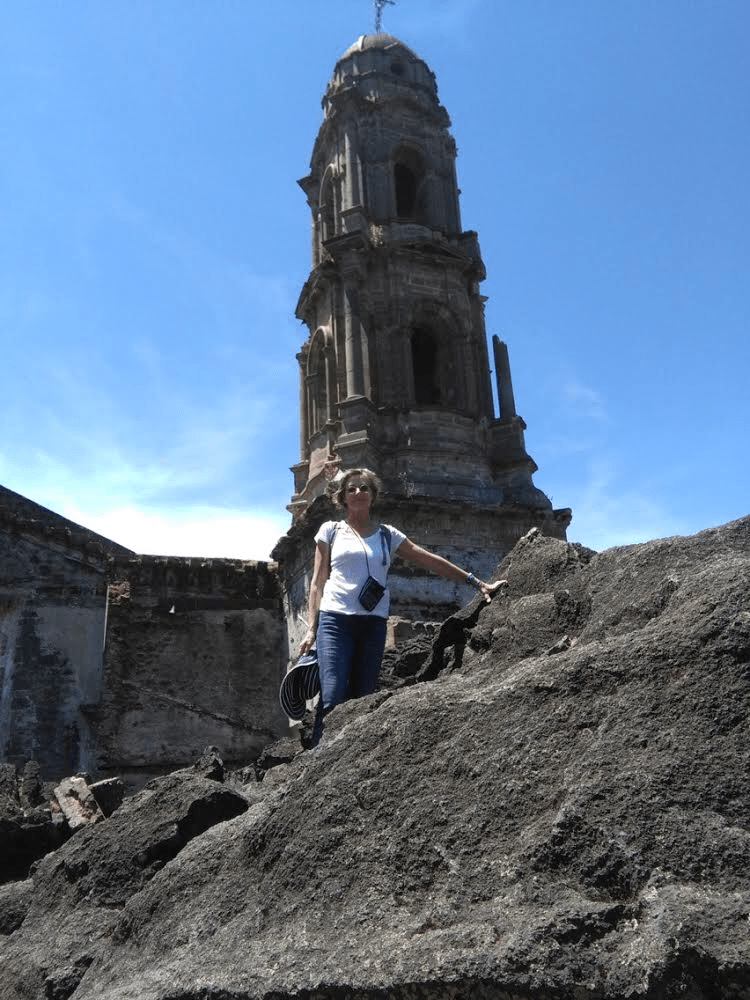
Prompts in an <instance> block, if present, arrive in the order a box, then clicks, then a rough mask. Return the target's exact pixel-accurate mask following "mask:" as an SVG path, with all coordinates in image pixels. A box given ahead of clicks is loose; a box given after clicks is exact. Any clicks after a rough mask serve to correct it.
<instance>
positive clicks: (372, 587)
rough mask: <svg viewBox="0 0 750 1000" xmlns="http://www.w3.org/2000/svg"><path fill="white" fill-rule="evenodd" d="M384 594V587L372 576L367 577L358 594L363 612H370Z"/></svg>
mask: <svg viewBox="0 0 750 1000" xmlns="http://www.w3.org/2000/svg"><path fill="white" fill-rule="evenodd" d="M384 593H385V587H384V586H383V584H382V583H378V581H377V580H376V579H375V577H374V576H368V577H367V579H366V580H365V582H364V584H363V585H362V589H361V590H360V592H359V603H360V604H361V605H362V607H363V608H364V609H365V611H372V609H373V608H374V607H375V606H376V605H377V603H378V601H379V600H380V598H381V597H382V596H383V594H384Z"/></svg>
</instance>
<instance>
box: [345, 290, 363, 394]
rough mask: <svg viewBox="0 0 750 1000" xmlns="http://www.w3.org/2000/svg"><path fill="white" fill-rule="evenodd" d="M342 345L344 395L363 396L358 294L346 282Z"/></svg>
mask: <svg viewBox="0 0 750 1000" xmlns="http://www.w3.org/2000/svg"><path fill="white" fill-rule="evenodd" d="M344 343H345V345H346V394H347V396H348V397H351V396H363V395H364V388H365V386H364V371H363V368H362V343H361V340H360V327H359V294H358V292H357V289H356V288H355V287H354V285H353V284H352V283H351V280H347V282H346V284H345V285H344Z"/></svg>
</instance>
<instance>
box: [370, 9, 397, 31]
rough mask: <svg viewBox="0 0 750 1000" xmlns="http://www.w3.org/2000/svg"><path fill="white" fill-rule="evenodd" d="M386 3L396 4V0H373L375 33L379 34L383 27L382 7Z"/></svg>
mask: <svg viewBox="0 0 750 1000" xmlns="http://www.w3.org/2000/svg"><path fill="white" fill-rule="evenodd" d="M386 4H388V5H389V6H390V7H395V6H396V0H375V34H376V35H379V34H380V32H381V30H382V28H383V7H385V5H386Z"/></svg>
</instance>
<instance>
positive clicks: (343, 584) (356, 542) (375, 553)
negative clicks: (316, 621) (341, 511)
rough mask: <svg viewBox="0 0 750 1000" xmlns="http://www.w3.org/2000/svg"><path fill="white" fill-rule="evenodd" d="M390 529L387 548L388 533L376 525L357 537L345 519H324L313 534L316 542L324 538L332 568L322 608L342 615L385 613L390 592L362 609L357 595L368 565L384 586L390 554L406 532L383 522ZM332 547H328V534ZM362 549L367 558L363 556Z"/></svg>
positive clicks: (322, 540)
mask: <svg viewBox="0 0 750 1000" xmlns="http://www.w3.org/2000/svg"><path fill="white" fill-rule="evenodd" d="M385 527H386V528H388V530H389V531H390V533H391V548H390V552H389V551H388V539H387V536H386V535H384V533H383V532H382V531H381V530H380V527H379V526H378V528H376V530H375V531H374V532H373V534H372V535H368V536H367V537H366V538H362V537H360V536H359V535H358V534H357V533H356V532H355V531H353V530H352V528H350V527H349V525H348V524H347V523H346V521H324V523H323V524H321V526H320V528H319V529H318V533H317V535H316V536H315V541H316V542H325V543H326V545H327V546H328V551H329V554H330V557H331V569H330V572H329V574H328V579H327V580H326V585H325V587H324V588H323V597H322V599H321V602H320V610H321V611H335V612H338V613H339V614H343V615H379V616H380V617H381V618H387V617H388V611H389V610H390V604H391V595H390V594H389V592H388V589H387V587H386V591H385V593H384V594H383V596H382V597H381V598H380V600H379V601H378V603H377V604H376V605H375V607H374V608H373V609H372V611H365V609H364V608H363V607H362V605H361V604H360V603H359V600H358V596H359V592H360V590H361V589H362V587H363V585H364V582H365V580H366V579H367V566H368V563H369V566H370V576H374V577H375V579H376V580H377V581H378V582H379V583H382V584H383V586H384V587H385V586H386V581H387V579H388V570H389V568H390V565H391V555H392V554H393V553H394V552H395V551H396V549H397V548H398V547H399V545H400V544H401V543H402V542H403V541H404V540H405V538H406V535H405V534H404V533H403V532H402V531H399V530H398V528H394V527H393V526H392V525H390V524H387V525H385ZM332 536H333V548H332V549H331V537H332ZM365 552H366V553H367V558H365Z"/></svg>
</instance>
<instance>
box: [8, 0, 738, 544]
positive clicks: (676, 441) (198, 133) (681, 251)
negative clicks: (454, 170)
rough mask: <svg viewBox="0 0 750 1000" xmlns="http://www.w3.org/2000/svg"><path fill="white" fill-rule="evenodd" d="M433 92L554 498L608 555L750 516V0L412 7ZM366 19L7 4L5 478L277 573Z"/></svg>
mask: <svg viewBox="0 0 750 1000" xmlns="http://www.w3.org/2000/svg"><path fill="white" fill-rule="evenodd" d="M383 23H384V28H385V30H387V31H388V32H390V33H391V34H394V35H396V36H397V37H399V38H401V39H402V40H403V41H404V42H406V43H407V44H408V45H410V46H411V47H412V48H413V49H414V50H415V51H416V52H417V53H418V54H419V55H420V56H421V57H422V58H423V59H424V60H425V61H426V62H427V63H428V65H429V66H430V67H431V68H432V70H433V71H434V72H435V73H436V75H437V81H438V87H439V94H440V98H441V101H442V102H443V104H444V105H445V107H446V109H447V110H448V112H449V114H450V116H451V118H452V121H453V128H452V131H453V134H454V136H455V138H456V140H457V143H458V148H459V158H458V164H457V166H458V176H459V183H460V186H461V189H462V192H463V193H462V200H461V208H462V222H463V227H464V228H465V229H475V230H477V231H478V233H479V239H480V244H481V247H482V253H483V257H484V260H485V264H486V267H487V280H486V281H485V283H484V285H483V289H482V290H483V293H484V294H485V295H487V296H488V303H487V313H486V316H487V330H488V334H489V335H490V336H491V335H492V334H498V335H499V336H500V337H501V338H502V339H503V340H505V341H506V342H507V344H508V346H509V351H510V359H511V367H512V372H513V380H514V390H515V397H516V404H517V409H518V412H519V413H520V414H521V415H522V416H523V417H524V419H525V420H526V423H527V425H528V430H527V432H526V443H527V448H528V451H529V453H530V454H531V455H532V456H533V457H534V459H535V460H536V462H537V464H538V465H539V471H538V472H537V473H536V475H535V483H536V485H537V486H538V487H540V488H541V489H542V490H544V492H545V493H547V495H548V496H550V497H551V499H552V501H553V503H554V505H555V506H559V507H564V506H570V507H572V508H573V522H572V525H571V528H570V531H569V538H570V539H571V540H573V541H580V542H583V543H584V544H586V545H589V546H591V547H592V548H595V549H603V548H606V547H609V546H611V545H617V544H624V543H629V542H634V541H643V540H646V539H649V538H655V537H662V536H665V535H672V534H685V533H692V532H694V531H699V530H701V529H703V528H708V527H711V526H714V525H716V524H721V523H724V522H725V521H728V520H731V519H733V518H736V517H741V516H744V515H746V514H748V513H750V502H749V497H750V489H749V486H750V473H749V472H748V465H749V464H750V463H749V462H748V427H749V426H750V401H749V400H750V392H749V391H748V369H749V368H750V350H749V348H748V323H749V320H750V280H749V275H750V194H749V192H750V148H749V147H750V61H749V60H748V58H747V39H748V37H750V3H747V2H746V0H512V2H511V0H399V3H398V5H397V6H394V7H386V9H385V11H384V15H383ZM372 26H373V4H372V3H371V2H370V0H277V2H276V3H261V2H260V0H150V2H144V0H95V2H93V0H92V2H85V0H72V2H70V3H62V2H59V0H58V2H52V0H47V2H45V0H39V2H35V3H33V4H30V3H27V2H25V0H6V2H5V3H4V4H3V5H2V9H1V10H0V93H2V95H3V99H2V101H0V141H1V142H2V145H3V155H2V158H1V160H0V343H1V344H2V361H3V363H2V366H1V367H0V414H1V417H0V419H1V421H2V424H1V426H2V434H1V435H0V483H2V484H3V485H4V486H7V487H8V488H10V489H12V490H15V491H17V492H19V493H22V494H24V495H25V496H28V497H30V498H31V499H33V500H35V501H36V502H38V503H41V504H44V505H45V506H48V507H50V508H52V509H53V510H55V511H57V512H59V513H61V514H63V515H65V516H67V517H70V518H72V519H73V520H76V521H78V522H79V523H81V524H84V525H87V526H88V527H90V528H92V529H94V530H96V531H99V532H101V533H102V534H105V535H107V536H108V537H110V538H112V539H114V540H115V541H117V542H120V543H121V544H124V545H127V546H129V547H131V548H134V549H135V550H136V551H139V552H144V553H146V552H150V553H169V554H174V555H196V556H217V557H218V556H231V557H238V558H266V557H267V556H268V554H269V551H270V549H271V547H272V546H273V544H274V542H275V540H276V539H277V538H278V537H279V536H280V535H281V534H283V532H284V531H286V529H287V527H288V525H289V515H288V513H287V511H286V509H285V507H286V504H287V503H288V502H289V500H290V497H291V493H292V476H291V473H290V472H289V466H290V465H292V464H294V463H295V462H296V461H298V458H299V435H298V411H297V403H298V399H297V392H298V373H297V362H296V360H295V354H296V353H297V351H298V350H299V348H300V346H301V344H302V343H303V341H304V339H305V329H304V327H302V326H301V325H300V324H299V322H298V321H297V320H296V319H295V318H294V307H295V304H296V301H297V297H298V295H299V291H300V289H301V287H302V284H303V283H304V281H305V280H306V278H307V275H308V272H309V268H310V219H309V214H308V209H307V206H306V203H305V198H304V195H303V193H302V191H301V190H300V189H299V187H298V186H297V184H296V180H297V179H298V178H300V177H303V176H304V175H305V174H306V173H307V172H308V167H309V161H310V154H311V151H312V144H313V141H314V139H315V136H316V134H317V130H318V128H319V125H320V122H321V108H320V100H321V97H322V95H323V91H324V89H325V86H326V84H327V82H328V80H329V78H330V76H331V73H332V70H333V67H334V64H335V62H336V60H337V59H338V58H339V56H340V55H341V54H343V52H344V51H345V50H346V49H347V48H348V46H349V45H350V44H351V43H352V42H353V41H354V40H355V39H356V38H357V36H359V35H360V34H363V33H367V32H370V31H372Z"/></svg>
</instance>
